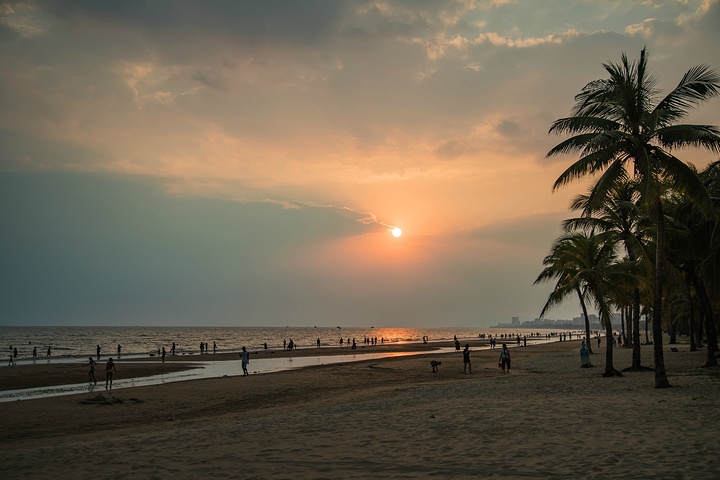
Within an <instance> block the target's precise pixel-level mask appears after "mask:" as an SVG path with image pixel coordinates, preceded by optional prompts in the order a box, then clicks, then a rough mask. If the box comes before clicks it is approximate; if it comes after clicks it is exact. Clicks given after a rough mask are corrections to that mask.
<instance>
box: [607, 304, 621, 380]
mask: <svg viewBox="0 0 720 480" xmlns="http://www.w3.org/2000/svg"><path fill="white" fill-rule="evenodd" d="M603 317H604V318H603V319H602V323H603V324H604V325H605V341H606V345H605V372H604V373H603V377H622V376H623V375H622V373H620V372H618V371H617V370H615V365H613V329H612V321H611V320H610V316H609V315H603Z"/></svg>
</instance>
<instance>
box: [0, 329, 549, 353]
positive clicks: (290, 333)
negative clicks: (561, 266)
mask: <svg viewBox="0 0 720 480" xmlns="http://www.w3.org/2000/svg"><path fill="white" fill-rule="evenodd" d="M547 333H549V331H545V330H540V331H538V330H532V331H531V330H526V329H502V328H370V327H343V328H329V327H8V326H0V346H2V345H4V347H3V348H9V350H6V352H8V353H10V352H12V349H14V348H17V350H18V355H17V360H26V359H31V358H32V357H33V349H35V348H37V358H47V351H48V348H50V354H51V358H53V359H67V360H71V359H79V358H84V357H88V356H96V354H97V346H100V348H101V355H102V356H103V357H108V356H117V351H118V350H117V349H118V345H121V346H122V352H121V353H122V356H149V355H156V354H157V352H158V350H159V349H161V348H162V347H165V349H166V350H167V351H168V352H169V351H170V348H171V346H172V344H173V342H174V343H175V345H176V355H184V354H191V353H193V354H197V353H200V342H203V343H207V344H208V345H210V349H209V350H210V351H212V346H213V344H215V345H216V349H217V350H216V351H217V352H218V353H222V352H236V351H239V350H240V349H241V348H242V347H243V346H245V347H247V349H248V350H250V351H256V350H260V349H262V348H264V344H265V343H267V347H268V348H269V349H279V348H283V341H288V342H289V341H290V340H291V339H292V341H293V342H294V343H295V344H296V345H297V346H298V348H310V347H315V346H316V342H317V339H318V338H319V339H320V344H321V346H338V345H339V344H340V338H343V340H344V342H346V341H347V340H348V339H350V341H352V339H353V338H354V339H356V340H357V342H358V343H359V344H362V342H363V339H365V338H372V337H377V339H378V343H380V341H381V339H383V338H384V339H385V342H386V343H412V342H418V343H419V342H422V338H423V336H427V337H429V340H430V341H431V342H435V341H449V340H452V339H453V338H454V337H455V336H457V338H458V339H459V340H460V341H462V340H469V339H477V338H478V336H479V335H482V334H485V335H487V334H491V335H493V336H496V335H501V334H503V335H510V336H511V337H514V336H515V335H520V336H521V337H522V336H524V335H527V336H528V337H530V336H531V335H532V334H534V335H538V334H540V335H542V336H543V337H544V336H545V335H546V334H547Z"/></svg>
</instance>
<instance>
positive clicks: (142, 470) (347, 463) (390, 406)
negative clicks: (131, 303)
mask: <svg viewBox="0 0 720 480" xmlns="http://www.w3.org/2000/svg"><path fill="white" fill-rule="evenodd" d="M603 344H604V342H603ZM672 347H674V348H677V349H678V350H679V351H678V352H671V351H670V350H669V347H668V349H667V350H666V370H667V372H668V377H669V379H670V383H671V384H672V385H673V387H674V388H670V389H655V388H654V382H653V376H654V374H653V372H652V371H649V372H628V373H626V374H625V375H624V376H623V377H617V378H603V377H602V376H601V375H602V371H603V367H602V365H601V363H602V362H604V351H603V350H596V353H595V354H594V355H593V356H592V357H591V359H592V361H593V363H595V364H596V367H595V368H590V369H582V368H580V356H579V341H577V340H573V341H568V342H554V343H547V344H539V345H534V346H532V347H528V348H513V349H511V355H512V358H513V370H512V372H511V373H510V374H509V375H503V373H502V372H501V371H500V369H499V368H498V367H497V355H499V352H498V351H497V350H495V351H492V350H475V351H473V352H472V353H471V359H472V367H473V368H472V370H473V373H472V374H463V373H462V355H461V354H460V353H457V352H452V353H443V354H435V353H433V352H428V354H424V355H420V356H410V357H403V356H398V357H391V358H386V359H381V360H368V361H360V362H354V363H345V364H337V365H325V366H317V367H307V368H303V369H300V370H291V371H284V372H278V373H275V374H273V375H251V376H249V377H228V378H217V379H209V380H193V381H189V382H178V383H173V384H166V385H159V386H152V387H135V388H129V389H124V390H119V391H117V392H112V393H108V394H105V393H104V392H103V395H105V396H106V397H108V399H111V398H112V397H115V398H116V399H117V400H118V403H112V402H109V403H108V404H84V403H83V401H84V400H88V399H91V398H92V397H93V396H95V395H97V394H93V395H87V394H86V395H73V396H68V397H55V398H48V399H37V400H26V401H21V402H10V403H5V404H3V405H2V409H0V419H1V420H2V422H3V425H4V427H5V428H4V429H3V431H2V432H0V444H1V445H2V447H3V448H1V449H0V463H2V464H3V465H4V471H5V472H7V473H8V474H12V473H16V474H17V473H21V474H22V475H25V476H30V475H38V474H40V475H42V476H45V477H49V476H55V477H57V476H68V475H70V474H72V475H78V476H81V477H90V476H92V477H94V478H119V477H123V476H129V475H140V476H144V477H146V478H148V477H158V478H159V477H161V476H168V475H176V476H180V477H188V476H191V475H192V476H195V475H215V476H224V477H226V478H258V479H259V478H291V477H292V478H301V479H302V478H398V477H405V478H429V477H438V476H439V477H444V478H449V477H454V478H476V477H477V476H478V475H480V476H483V477H486V478H577V477H578V476H582V477H584V478H607V477H608V476H611V477H613V478H657V477H658V476H659V477H662V478H681V477H687V476H692V478H694V479H696V480H697V479H706V478H707V479H711V478H717V477H718V473H720V466H718V464H717V461H716V458H717V452H716V448H715V445H716V440H715V438H716V428H715V423H714V422H712V421H710V420H711V419H713V418H714V415H715V413H716V411H717V407H716V400H717V398H718V395H719V394H720V379H719V378H718V370H717V369H702V368H700V367H701V366H702V364H703V363H704V356H705V352H704V351H698V352H689V351H687V350H688V347H687V345H673V346H672ZM631 353H632V352H631V350H630V349H622V348H621V349H616V350H615V351H614V357H615V365H616V367H617V368H618V369H620V370H621V369H622V368H624V367H626V366H629V364H630V363H631ZM642 358H643V365H649V364H651V362H652V346H643V347H642ZM431 359H437V360H440V361H442V365H441V366H440V369H439V372H438V373H436V374H433V373H432V372H431V368H430V365H429V361H430V360H431ZM251 362H252V360H251ZM120 402H122V403H120ZM95 451H97V452H110V451H111V452H112V460H110V461H108V459H107V457H106V456H105V455H94V454H90V455H88V452H95ZM39 458H41V459H42V462H37V459H39Z"/></svg>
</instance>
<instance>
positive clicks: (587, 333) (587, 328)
mask: <svg viewBox="0 0 720 480" xmlns="http://www.w3.org/2000/svg"><path fill="white" fill-rule="evenodd" d="M575 291H577V294H578V297H579V298H580V306H581V307H582V311H583V317H585V345H587V348H588V353H589V354H592V353H593V351H592V343H591V342H590V319H589V318H588V313H587V308H586V307H585V300H584V299H583V296H582V293H581V292H580V287H575Z"/></svg>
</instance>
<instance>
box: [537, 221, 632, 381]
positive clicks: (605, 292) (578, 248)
mask: <svg viewBox="0 0 720 480" xmlns="http://www.w3.org/2000/svg"><path fill="white" fill-rule="evenodd" d="M616 260H617V255H616V247H615V244H614V243H613V242H612V241H610V237H609V236H608V235H604V234H595V233H592V232H590V233H584V232H577V233H569V234H566V235H564V236H562V237H560V238H559V239H558V240H556V241H555V243H554V244H553V247H552V249H551V253H550V255H548V256H547V257H546V258H545V261H544V262H543V263H544V264H545V269H543V271H542V272H541V273H540V275H539V276H538V278H537V279H536V280H535V283H539V282H542V281H547V280H551V279H553V278H555V279H557V282H556V284H555V288H554V290H553V291H552V292H551V293H550V295H549V297H548V300H547V302H546V303H545V307H544V308H543V313H544V312H545V311H547V310H548V309H549V308H550V307H552V306H554V305H557V304H559V303H560V302H562V301H563V300H564V299H565V298H566V297H567V296H568V295H570V294H572V293H577V294H578V295H579V297H580V299H581V302H582V303H583V308H584V302H583V298H584V297H587V298H589V299H591V300H592V301H593V303H594V304H595V306H596V307H597V310H598V316H599V317H600V320H601V321H602V324H603V326H604V327H605V333H606V338H607V342H606V347H605V372H604V373H603V376H606V377H609V376H621V375H622V374H621V373H620V372H618V371H617V370H616V369H615V367H614V365H613V342H612V338H613V331H612V322H611V313H612V312H611V301H612V298H614V297H615V296H616V295H617V294H618V291H621V290H622V289H623V288H626V287H627V286H628V285H630V284H631V283H632V282H634V281H635V277H634V276H633V273H634V267H635V264H633V263H630V262H617V261H616ZM581 292H582V293H581ZM541 315H542V314H541ZM586 318H587V315H586ZM589 330H590V329H589V326H588V324H587V323H586V337H587V340H586V341H587V343H588V345H589V343H590V331H589Z"/></svg>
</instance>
